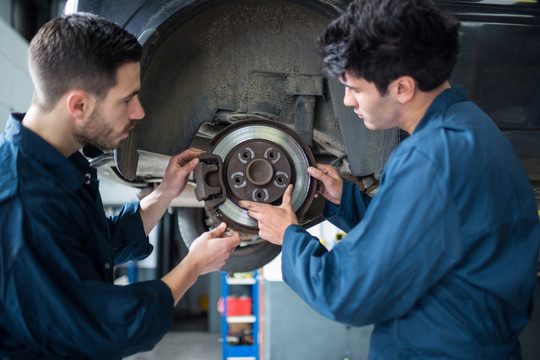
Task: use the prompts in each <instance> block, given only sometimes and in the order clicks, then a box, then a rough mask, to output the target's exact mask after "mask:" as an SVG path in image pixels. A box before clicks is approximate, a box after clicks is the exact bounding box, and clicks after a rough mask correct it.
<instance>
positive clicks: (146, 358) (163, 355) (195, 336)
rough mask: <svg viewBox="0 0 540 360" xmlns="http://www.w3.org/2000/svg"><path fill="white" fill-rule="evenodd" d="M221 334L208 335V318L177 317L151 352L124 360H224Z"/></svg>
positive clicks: (203, 316) (200, 316)
mask: <svg viewBox="0 0 540 360" xmlns="http://www.w3.org/2000/svg"><path fill="white" fill-rule="evenodd" d="M220 359H221V342H220V334H216V333H209V332H208V322H207V317H206V316H205V315H190V316H186V315H181V316H178V315H177V316H175V318H174V319H173V324H172V326H171V330H170V331H169V332H168V333H167V334H166V335H165V336H164V337H163V339H161V341H160V342H159V343H158V344H157V345H156V347H155V348H154V349H153V350H152V351H149V352H145V353H140V354H136V355H132V356H130V357H127V358H125V359H124V360H220Z"/></svg>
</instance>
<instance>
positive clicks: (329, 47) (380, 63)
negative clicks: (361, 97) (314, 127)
mask: <svg viewBox="0 0 540 360" xmlns="http://www.w3.org/2000/svg"><path fill="white" fill-rule="evenodd" d="M459 25H460V24H459V21H458V20H457V19H456V18H455V17H453V16H451V15H450V14H447V13H444V12H442V11H440V10H439V9H438V8H436V7H435V6H434V5H433V3H432V2H431V1H430V0H356V1H354V2H352V3H351V4H349V6H348V8H347V10H346V11H345V13H344V14H343V15H341V16H340V17H339V18H338V19H336V20H334V21H333V22H332V23H331V24H330V25H329V26H328V27H327V28H326V29H325V30H324V31H323V32H322V34H321V36H320V37H319V40H318V45H319V52H320V54H321V56H322V59H323V62H324V63H325V65H326V67H327V69H328V71H329V72H330V73H331V74H332V75H334V76H338V77H342V76H344V74H345V72H346V71H348V70H350V71H351V72H352V73H353V74H354V75H355V76H357V77H359V78H363V79H365V80H367V81H369V82H372V83H374V84H375V86H376V87H377V89H378V91H379V92H380V93H381V94H382V95H384V94H385V93H386V90H387V87H388V84H390V83H391V82H392V81H393V80H395V79H397V78H398V77H400V76H404V75H407V76H411V77H412V78H413V79H415V81H416V82H417V83H418V87H419V89H420V90H422V91H430V90H433V89H435V88H436V87H438V86H439V85H441V84H442V83H443V82H444V81H446V80H448V79H449V78H450V75H451V74H452V71H453V69H454V66H455V65H456V63H457V57H458V52H459V32H458V29H459Z"/></svg>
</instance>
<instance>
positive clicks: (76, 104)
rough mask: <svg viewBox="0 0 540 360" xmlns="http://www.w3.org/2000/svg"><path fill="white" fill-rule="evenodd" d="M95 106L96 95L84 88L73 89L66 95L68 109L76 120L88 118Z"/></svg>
mask: <svg viewBox="0 0 540 360" xmlns="http://www.w3.org/2000/svg"><path fill="white" fill-rule="evenodd" d="M94 106H95V99H94V97H93V96H92V95H90V94H88V93H87V92H86V91H84V90H71V91H69V92H68V94H67V96H66V107H67V111H68V112H69V114H70V115H71V116H72V117H73V118H74V119H75V120H82V121H84V120H86V118H87V117H88V116H90V114H92V111H93V110H94Z"/></svg>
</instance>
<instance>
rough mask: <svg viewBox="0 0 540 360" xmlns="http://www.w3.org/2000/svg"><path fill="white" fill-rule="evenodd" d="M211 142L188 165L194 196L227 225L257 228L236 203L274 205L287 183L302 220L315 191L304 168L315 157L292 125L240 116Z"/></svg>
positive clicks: (252, 231) (253, 230)
mask: <svg viewBox="0 0 540 360" xmlns="http://www.w3.org/2000/svg"><path fill="white" fill-rule="evenodd" d="M212 145H213V146H214V147H213V150H212V153H204V154H201V156H200V162H199V164H198V165H197V166H196V167H195V170H194V178H195V181H196V183H197V187H196V189H195V196H196V197H197V199H198V200H199V201H203V200H204V202H205V209H206V211H208V212H209V213H210V214H213V215H214V216H216V217H218V218H219V219H220V220H222V221H224V222H226V223H227V225H229V227H231V228H232V229H235V230H238V231H242V232H247V233H257V231H258V230H257V229H258V228H257V221H256V220H254V219H253V218H251V217H250V216H248V214H247V211H246V210H245V209H243V208H241V207H240V206H239V205H238V202H239V201H240V200H249V201H255V202H260V203H265V204H272V205H279V204H281V199H282V196H283V193H284V192H285V190H286V189H287V186H288V185H289V184H293V185H294V189H293V193H292V199H291V203H292V207H293V210H294V211H295V213H296V215H297V217H298V219H299V222H300V223H301V222H302V217H303V215H304V214H305V213H306V211H307V209H308V208H309V206H310V205H311V201H312V200H313V195H314V194H315V191H316V190H317V186H316V180H315V179H314V178H312V177H310V176H309V175H308V173H307V168H308V167H309V166H315V159H314V157H313V154H312V153H311V150H310V149H309V147H308V146H307V145H306V144H305V143H304V142H303V141H302V139H301V138H300V137H299V136H298V134H296V132H294V130H292V129H290V128H289V127H287V126H285V125H283V124H281V123H277V122H274V121H269V120H242V121H237V122H235V123H234V124H232V125H229V126H227V127H226V128H225V129H224V130H222V131H221V132H220V133H218V134H217V135H216V136H215V137H214V139H213V140H212Z"/></svg>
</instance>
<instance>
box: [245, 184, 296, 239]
mask: <svg viewBox="0 0 540 360" xmlns="http://www.w3.org/2000/svg"><path fill="white" fill-rule="evenodd" d="M292 190H293V186H292V185H289V186H288V187H287V190H285V193H284V194H283V199H282V202H281V205H278V206H275V205H270V204H262V203H258V202H253V201H245V200H242V201H240V202H239V205H240V206H241V207H243V208H245V209H247V213H248V215H249V216H251V217H252V218H253V219H255V220H257V225H258V227H259V237H261V238H263V239H265V240H267V241H269V242H271V243H273V244H276V245H281V244H282V243H283V236H284V235H285V230H286V229H287V227H288V226H289V225H292V224H296V225H297V224H298V219H297V217H296V214H295V213H294V211H293V208H292V205H291V196H292Z"/></svg>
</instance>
